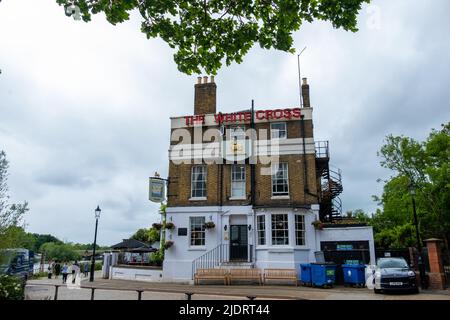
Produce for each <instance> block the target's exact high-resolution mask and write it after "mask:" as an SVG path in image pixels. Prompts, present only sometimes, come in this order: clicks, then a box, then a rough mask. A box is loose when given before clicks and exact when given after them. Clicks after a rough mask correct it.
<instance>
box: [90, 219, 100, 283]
mask: <svg viewBox="0 0 450 320" xmlns="http://www.w3.org/2000/svg"><path fill="white" fill-rule="evenodd" d="M97 227H98V218H95V236H94V249H93V251H92V263H91V274H90V277H89V281H90V282H93V281H94V272H95V247H96V246H97Z"/></svg>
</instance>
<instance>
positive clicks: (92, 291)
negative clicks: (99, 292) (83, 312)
mask: <svg viewBox="0 0 450 320" xmlns="http://www.w3.org/2000/svg"><path fill="white" fill-rule="evenodd" d="M94 291H95V288H91V300H94Z"/></svg>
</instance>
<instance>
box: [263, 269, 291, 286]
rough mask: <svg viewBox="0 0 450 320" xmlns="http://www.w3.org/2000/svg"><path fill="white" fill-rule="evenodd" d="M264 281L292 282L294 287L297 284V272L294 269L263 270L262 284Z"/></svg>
mask: <svg viewBox="0 0 450 320" xmlns="http://www.w3.org/2000/svg"><path fill="white" fill-rule="evenodd" d="M266 280H292V281H294V283H295V286H298V283H297V270H295V269H265V270H264V283H266Z"/></svg>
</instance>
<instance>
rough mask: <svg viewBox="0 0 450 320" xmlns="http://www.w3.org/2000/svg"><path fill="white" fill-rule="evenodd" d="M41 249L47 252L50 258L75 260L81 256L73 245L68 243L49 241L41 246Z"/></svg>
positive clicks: (46, 255)
mask: <svg viewBox="0 0 450 320" xmlns="http://www.w3.org/2000/svg"><path fill="white" fill-rule="evenodd" d="M39 251H40V252H42V253H45V257H46V258H47V259H48V260H59V261H74V260H79V259H80V258H81V255H80V254H79V253H78V252H77V251H76V250H75V249H74V248H73V246H71V245H70V244H66V243H55V242H47V243H44V244H43V245H42V246H41V248H40V249H39Z"/></svg>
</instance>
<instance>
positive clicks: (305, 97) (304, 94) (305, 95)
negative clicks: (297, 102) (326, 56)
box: [302, 78, 311, 108]
mask: <svg viewBox="0 0 450 320" xmlns="http://www.w3.org/2000/svg"><path fill="white" fill-rule="evenodd" d="M302 98H303V108H311V101H310V99H309V84H308V79H307V78H303V82H302Z"/></svg>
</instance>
